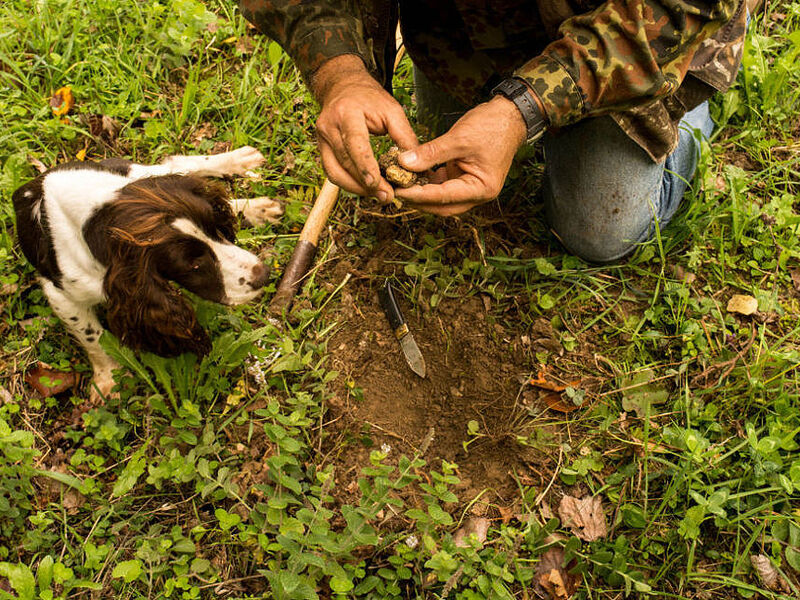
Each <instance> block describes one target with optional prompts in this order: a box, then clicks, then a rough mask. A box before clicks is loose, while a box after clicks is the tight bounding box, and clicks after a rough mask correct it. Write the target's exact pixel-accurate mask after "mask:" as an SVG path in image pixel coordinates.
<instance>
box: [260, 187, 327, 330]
mask: <svg viewBox="0 0 800 600" xmlns="http://www.w3.org/2000/svg"><path fill="white" fill-rule="evenodd" d="M338 197H339V188H338V187H337V186H336V185H334V184H333V183H331V182H330V181H329V180H328V179H326V180H325V182H324V183H323V184H322V189H321V190H320V192H319V196H317V199H316V200H315V201H314V206H312V207H311V212H310V213H308V218H307V219H306V223H305V225H303V230H302V231H301V232H300V239H299V240H298V241H297V246H295V248H294V252H292V257H291V258H290V259H289V262H288V263H286V268H285V269H284V271H283V278H282V279H281V282H280V283H279V284H278V289H277V290H276V291H275V295H274V296H273V297H272V301H271V302H270V303H269V312H270V313H271V314H273V315H281V314H283V312H284V311H285V310H286V309H287V308H289V305H290V304H291V303H292V300H294V296H295V294H296V293H297V290H298V289H299V288H300V283H301V282H302V281H303V279H304V278H305V276H306V274H307V273H308V270H309V269H310V268H311V265H313V264H314V256H315V255H316V253H317V242H318V241H319V236H320V234H321V233H322V229H323V228H324V227H325V223H327V221H328V217H329V216H330V214H331V211H332V210H333V207H334V205H335V204H336V199H337V198H338Z"/></svg>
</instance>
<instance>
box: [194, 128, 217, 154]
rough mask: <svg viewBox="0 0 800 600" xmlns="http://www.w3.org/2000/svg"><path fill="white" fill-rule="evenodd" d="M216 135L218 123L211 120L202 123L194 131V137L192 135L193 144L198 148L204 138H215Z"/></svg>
mask: <svg viewBox="0 0 800 600" xmlns="http://www.w3.org/2000/svg"><path fill="white" fill-rule="evenodd" d="M216 135H217V127H216V125H214V124H213V123H209V122H205V123H202V124H201V125H200V126H199V127H197V128H196V129H195V130H194V131H193V132H192V137H191V142H192V145H193V146H194V147H195V148H197V147H198V146H199V145H200V142H202V141H203V140H207V139H210V138H213V137H214V136H216Z"/></svg>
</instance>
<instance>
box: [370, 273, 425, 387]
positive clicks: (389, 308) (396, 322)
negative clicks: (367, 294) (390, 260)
mask: <svg viewBox="0 0 800 600" xmlns="http://www.w3.org/2000/svg"><path fill="white" fill-rule="evenodd" d="M378 300H380V303H381V308H383V312H384V313H385V314H386V318H387V319H388V320H389V325H390V326H391V328H392V331H394V336H395V337H396V338H397V340H398V341H399V342H400V349H401V350H402V351H403V356H404V357H405V359H406V362H407V363H408V366H409V367H411V370H412V371H414V373H416V374H417V375H419V376H420V377H422V378H424V377H425V359H424V358H423V357H422V352H420V351H419V346H417V342H415V341H414V336H413V335H412V334H411V331H409V329H408V325H406V320H405V319H404V318H403V313H402V312H400V307H399V306H398V304H397V300H396V299H395V296H394V290H392V284H391V283H390V282H389V280H388V279H387V280H386V283H385V284H384V285H383V287H382V288H381V289H380V290H378Z"/></svg>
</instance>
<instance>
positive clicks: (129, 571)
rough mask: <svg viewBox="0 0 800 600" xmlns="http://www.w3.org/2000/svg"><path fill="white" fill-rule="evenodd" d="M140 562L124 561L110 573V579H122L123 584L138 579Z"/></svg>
mask: <svg viewBox="0 0 800 600" xmlns="http://www.w3.org/2000/svg"><path fill="white" fill-rule="evenodd" d="M142 571H143V570H142V561H140V560H135V559H134V560H125V561H123V562H121V563H119V564H118V565H117V566H116V567H114V570H113V571H112V572H111V577H113V578H114V579H120V578H121V579H124V580H125V583H130V582H132V581H135V580H136V579H138V577H139V575H141V574H142Z"/></svg>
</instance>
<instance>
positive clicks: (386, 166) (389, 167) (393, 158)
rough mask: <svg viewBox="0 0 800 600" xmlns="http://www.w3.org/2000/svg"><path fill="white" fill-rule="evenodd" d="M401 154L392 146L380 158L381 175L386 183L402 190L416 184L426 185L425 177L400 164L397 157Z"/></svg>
mask: <svg viewBox="0 0 800 600" xmlns="http://www.w3.org/2000/svg"><path fill="white" fill-rule="evenodd" d="M399 154H400V150H399V148H398V147H397V146H392V147H391V148H389V150H387V152H386V153H385V154H383V155H382V156H381V157H380V158H378V166H379V167H380V168H381V174H382V175H383V176H384V177H385V178H386V181H388V182H389V183H391V184H392V185H394V186H397V187H401V188H409V187H411V186H412V185H416V184H419V185H425V184H426V183H427V180H426V179H425V178H424V177H420V176H419V175H418V174H417V173H414V172H413V171H408V170H406V169H404V168H403V167H401V166H400V165H399V164H398V162H397V157H398V156H399Z"/></svg>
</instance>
